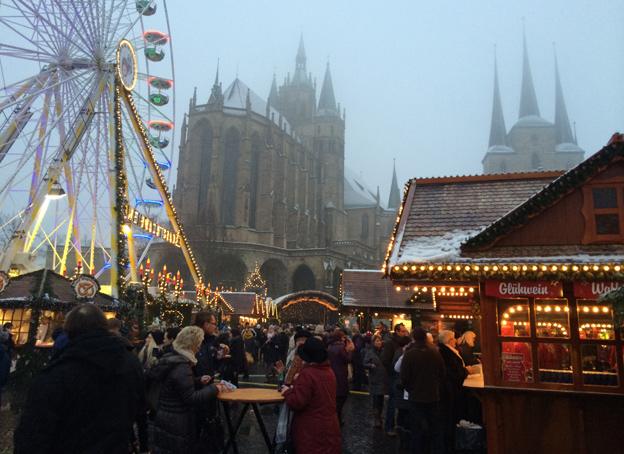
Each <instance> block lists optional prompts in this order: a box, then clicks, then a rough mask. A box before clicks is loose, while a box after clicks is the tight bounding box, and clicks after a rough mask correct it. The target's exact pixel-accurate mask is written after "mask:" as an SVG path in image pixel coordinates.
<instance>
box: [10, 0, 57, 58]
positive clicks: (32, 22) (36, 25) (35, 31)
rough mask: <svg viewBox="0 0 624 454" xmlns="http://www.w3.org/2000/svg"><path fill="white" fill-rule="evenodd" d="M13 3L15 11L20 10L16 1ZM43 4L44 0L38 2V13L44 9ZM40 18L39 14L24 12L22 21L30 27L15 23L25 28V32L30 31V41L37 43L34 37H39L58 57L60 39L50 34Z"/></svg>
mask: <svg viewBox="0 0 624 454" xmlns="http://www.w3.org/2000/svg"><path fill="white" fill-rule="evenodd" d="M12 1H13V4H14V5H15V9H16V10H19V7H18V6H17V5H16V4H15V0H12ZM43 2H44V0H39V1H38V5H37V11H39V10H40V9H41V8H42V7H43ZM19 11H21V10H19ZM38 17H39V13H36V14H33V15H32V16H30V15H28V14H23V11H22V15H21V17H20V19H23V20H25V21H26V22H28V26H26V25H25V24H24V23H22V22H21V21H20V22H19V24H18V22H17V21H15V22H16V25H18V26H20V27H22V28H24V29H25V30H28V32H29V33H30V34H31V38H30V39H28V38H26V39H27V40H28V41H35V40H34V35H37V36H38V37H39V41H40V42H41V43H42V45H45V46H47V47H48V48H49V49H50V50H51V51H52V53H53V54H56V55H58V53H59V49H60V46H59V41H58V37H56V36H55V35H51V34H49V33H48V29H47V27H46V26H45V24H43V23H41V22H40V21H39V19H38ZM39 41H36V42H35V45H38V44H37V43H38V42H39ZM55 46H56V48H55Z"/></svg>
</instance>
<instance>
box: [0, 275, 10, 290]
mask: <svg viewBox="0 0 624 454" xmlns="http://www.w3.org/2000/svg"><path fill="white" fill-rule="evenodd" d="M10 280H11V278H10V277H9V275H8V274H6V273H5V272H4V271H0V293H2V292H4V290H5V289H6V288H7V286H8V285H9V281H10Z"/></svg>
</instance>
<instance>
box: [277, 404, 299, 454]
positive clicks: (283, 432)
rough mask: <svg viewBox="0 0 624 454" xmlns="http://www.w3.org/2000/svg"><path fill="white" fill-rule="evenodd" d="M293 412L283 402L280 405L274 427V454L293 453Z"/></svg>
mask: <svg viewBox="0 0 624 454" xmlns="http://www.w3.org/2000/svg"><path fill="white" fill-rule="evenodd" d="M292 418H293V412H292V411H291V410H290V408H288V405H286V404H285V403H284V404H282V406H281V407H280V412H279V416H278V418H277V428H276V429H275V449H274V451H273V452H274V454H294V453H295V445H294V443H293V439H292V434H291V431H290V430H291V425H292Z"/></svg>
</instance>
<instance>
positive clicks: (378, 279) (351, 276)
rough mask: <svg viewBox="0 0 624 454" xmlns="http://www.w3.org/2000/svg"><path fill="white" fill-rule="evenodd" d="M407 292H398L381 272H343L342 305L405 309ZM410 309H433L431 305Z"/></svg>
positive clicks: (421, 305) (413, 305)
mask: <svg viewBox="0 0 624 454" xmlns="http://www.w3.org/2000/svg"><path fill="white" fill-rule="evenodd" d="M406 298H407V297H406V294H405V292H397V291H396V290H395V289H394V286H393V285H392V282H391V281H390V280H389V279H384V278H383V272H381V271H379V270H344V271H343V272H342V305H343V306H347V307H362V308H364V307H372V308H379V309H383V308H387V309H405V307H407V302H406ZM410 307H415V308H420V309H432V306H431V305H429V304H410Z"/></svg>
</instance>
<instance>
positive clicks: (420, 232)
mask: <svg viewBox="0 0 624 454" xmlns="http://www.w3.org/2000/svg"><path fill="white" fill-rule="evenodd" d="M560 175H561V172H533V173H519V174H500V175H473V176H456V177H440V178H421V179H413V180H411V181H410V182H409V188H408V194H407V199H406V201H405V205H404V208H403V212H402V214H401V218H400V221H399V224H398V226H397V228H396V234H395V241H394V243H393V244H392V249H391V251H390V254H389V257H388V261H387V266H390V267H392V266H396V265H402V264H405V263H429V262H455V261H461V251H460V247H461V244H462V243H463V242H464V241H466V240H468V239H469V238H470V237H472V236H474V235H476V234H478V233H479V232H480V231H481V230H483V229H485V228H486V227H487V226H488V225H490V224H491V223H492V222H494V221H496V220H497V219H499V218H501V217H502V216H504V215H505V214H506V213H508V212H510V211H511V210H512V209H514V208H515V207H517V206H518V205H520V204H521V203H522V202H524V201H525V200H527V199H528V198H529V197H531V196H532V195H534V194H535V193H537V192H538V191H540V190H541V189H542V188H543V187H544V186H545V185H547V184H548V183H550V182H551V181H552V180H554V179H555V178H556V177H558V176H560Z"/></svg>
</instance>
